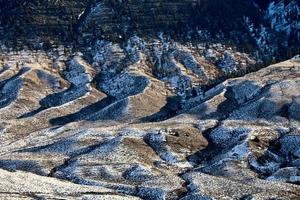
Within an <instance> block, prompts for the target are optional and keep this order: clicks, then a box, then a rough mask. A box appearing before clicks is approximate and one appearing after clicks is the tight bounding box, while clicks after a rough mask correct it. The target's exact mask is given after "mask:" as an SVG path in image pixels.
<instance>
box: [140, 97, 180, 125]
mask: <svg viewBox="0 0 300 200" xmlns="http://www.w3.org/2000/svg"><path fill="white" fill-rule="evenodd" d="M180 110H181V99H180V97H176V96H175V97H168V98H167V103H166V105H165V106H164V107H162V108H161V109H160V111H158V112H157V113H154V114H153V115H150V116H147V117H143V118H142V119H141V122H160V121H164V120H167V119H169V118H172V117H174V116H176V114H177V113H178V111H180Z"/></svg>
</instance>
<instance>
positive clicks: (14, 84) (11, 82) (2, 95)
mask: <svg viewBox="0 0 300 200" xmlns="http://www.w3.org/2000/svg"><path fill="white" fill-rule="evenodd" d="M29 70H30V69H29V68H22V69H21V70H20V71H19V72H18V73H17V74H15V75H13V76H12V77H10V78H8V79H6V80H3V81H1V82H0V108H4V107H6V106H8V105H10V104H11V103H12V102H13V101H15V100H16V99H17V97H18V94H19V91H20V89H21V87H22V85H23V80H22V78H21V76H22V75H23V74H24V73H26V72H27V71H29Z"/></svg>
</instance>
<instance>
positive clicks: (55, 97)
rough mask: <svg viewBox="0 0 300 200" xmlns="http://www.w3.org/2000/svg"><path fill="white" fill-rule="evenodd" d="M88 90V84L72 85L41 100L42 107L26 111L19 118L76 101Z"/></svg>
mask: <svg viewBox="0 0 300 200" xmlns="http://www.w3.org/2000/svg"><path fill="white" fill-rule="evenodd" d="M88 91H89V89H88V87H87V86H78V87H75V86H71V87H70V88H68V89H67V90H65V91H62V92H59V93H55V94H50V95H48V96H46V97H45V98H43V99H42V100H41V101H40V108H38V109H36V110H34V111H31V112H28V113H25V114H23V115H22V116H20V117H18V119H22V118H27V117H32V116H34V115H36V114H38V113H39V112H42V111H44V110H46V109H48V108H51V107H57V106H61V105H63V104H66V103H68V102H71V101H74V100H76V99H78V98H80V97H82V96H84V95H85V94H86V93H87V92H88Z"/></svg>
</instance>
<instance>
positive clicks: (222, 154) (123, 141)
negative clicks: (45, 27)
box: [0, 44, 300, 199]
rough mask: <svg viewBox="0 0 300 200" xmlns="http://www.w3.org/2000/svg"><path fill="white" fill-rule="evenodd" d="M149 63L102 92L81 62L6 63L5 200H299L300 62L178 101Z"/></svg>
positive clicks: (24, 55) (9, 58)
mask: <svg viewBox="0 0 300 200" xmlns="http://www.w3.org/2000/svg"><path fill="white" fill-rule="evenodd" d="M107 48H108V49H109V52H111V53H112V54H111V55H113V56H115V57H114V58H112V56H109V59H108V58H107V60H106V61H105V62H113V61H114V60H115V59H116V58H120V59H121V58H122V54H121V53H120V52H118V51H117V50H116V49H117V46H111V44H110V46H109V47H107ZM107 48H106V49H107ZM58 54H59V53H58ZM101 55H105V53H103V52H102V53H101ZM98 57H99V55H98V56H96V58H95V60H96V61H97V58H98ZM143 57H146V55H144V56H143V55H142V54H141V55H140V57H138V58H137V59H138V61H136V63H137V64H138V65H139V66H145V68H143V67H139V68H135V67H134V64H132V66H130V65H129V66H128V68H125V69H123V72H122V73H116V72H115V71H111V72H110V73H111V74H107V73H106V72H107V71H104V72H103V73H101V72H100V74H102V75H101V76H100V79H101V81H96V82H95V81H92V80H94V77H95V74H97V73H99V71H98V72H97V67H95V66H94V67H92V66H90V64H88V63H87V62H85V60H84V59H83V58H82V55H81V54H80V53H77V54H76V55H73V56H69V57H64V56H58V55H57V54H55V53H53V52H52V53H51V52H48V53H43V52H37V53H33V52H28V51H23V52H19V53H18V54H13V53H11V54H3V60H2V62H3V65H2V66H3V67H2V68H1V74H0V80H1V81H0V90H1V95H0V107H1V109H0V113H1V115H0V118H1V123H0V126H1V129H0V131H1V135H0V143H1V145H0V146H1V147H0V168H1V171H0V176H1V177H2V178H1V179H0V194H1V198H3V199H4V198H12V197H14V198H15V199H21V198H25V199H26V198H28V199H30V198H46V199H47V198H65V199H71V198H74V199H76V198H79V199H133V198H137V199H138V198H141V199H165V198H166V199H271V198H275V199H276V198H278V199H299V198H300V193H299V191H300V187H299V186H298V184H299V183H300V170H299V167H300V151H299V145H300V135H299V134H300V132H299V131H300V124H299V121H300V114H299V113H300V90H299V86H300V62H299V58H294V59H292V60H289V61H286V62H283V63H279V64H276V65H272V66H269V67H267V68H264V69H261V70H259V71H257V72H254V73H250V74H247V75H245V76H243V77H241V78H235V79H228V80H226V81H224V82H222V83H220V84H217V85H216V86H214V87H212V88H211V89H208V90H205V91H204V90H203V91H202V93H201V94H199V95H195V97H189V98H188V99H187V100H185V101H182V102H177V101H176V98H175V97H176V95H178V94H180V93H178V90H177V89H178V88H179V89H180V87H179V86H178V88H176V87H174V86H173V87H172V85H169V84H168V79H166V78H165V79H164V78H161V79H159V77H158V76H154V75H153V74H151V73H149V72H147V71H146V70H145V71H144V69H146V66H148V65H147V64H144V65H143V62H144V61H143ZM191 57H192V54H184V53H183V54H182V59H183V60H184V59H186V58H191ZM53 58H56V59H53ZM192 58H193V57H192ZM15 60H18V62H19V63H20V64H17V63H16V62H15ZM54 60H55V63H53V61H54ZM192 60H193V59H192ZM96 61H95V62H96ZM195 62H196V61H195ZM174 63H175V64H174V67H178V68H179V69H180V70H179V71H177V72H176V73H175V74H173V75H172V76H174V77H176V74H180V73H182V72H184V71H183V69H185V67H186V66H185V65H182V67H181V68H180V66H181V64H180V62H178V63H176V61H175V59H174ZM183 63H184V62H183ZM137 64H136V65H137ZM196 64H197V62H196ZM196 64H195V65H192V66H197V65H196ZM53 66H56V68H55V67H53ZM102 66H103V65H102ZM104 66H105V65H104ZM199 66H200V64H199ZM116 67H118V66H116ZM212 67H213V65H212ZM207 69H210V68H209V67H208V68H207ZM179 72H180V73H179ZM195 72H197V71H195ZM210 72H211V71H209V72H208V71H204V73H203V74H205V73H206V74H209V75H211V74H210ZM194 74H195V73H191V75H194ZM168 75H169V78H172V76H171V75H170V74H168ZM97 76H99V74H98V75H97ZM203 76H204V75H202V76H200V78H198V79H197V80H199V79H201V77H203ZM104 83H105V84H104ZM175 86H177V85H175ZM174 99H175V100H174ZM178 105H180V109H179V108H177V107H176V106H178Z"/></svg>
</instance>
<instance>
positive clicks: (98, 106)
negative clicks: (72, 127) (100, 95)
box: [50, 96, 116, 126]
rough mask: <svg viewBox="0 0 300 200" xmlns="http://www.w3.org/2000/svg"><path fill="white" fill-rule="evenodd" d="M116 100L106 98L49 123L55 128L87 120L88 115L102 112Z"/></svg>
mask: <svg viewBox="0 0 300 200" xmlns="http://www.w3.org/2000/svg"><path fill="white" fill-rule="evenodd" d="M115 101H116V99H115V98H114V97H109V96H108V97H106V98H104V99H102V100H100V101H98V102H96V103H94V104H92V105H89V106H87V107H85V108H83V109H81V110H80V111H78V112H76V113H72V114H69V115H66V116H63V117H58V118H54V119H51V120H50V123H51V124H52V125H55V126H63V125H65V124H68V123H71V122H77V121H80V120H84V119H88V117H89V115H91V114H93V113H95V112H97V111H100V110H102V109H103V108H105V107H107V106H108V105H110V104H112V103H114V102H115Z"/></svg>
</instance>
